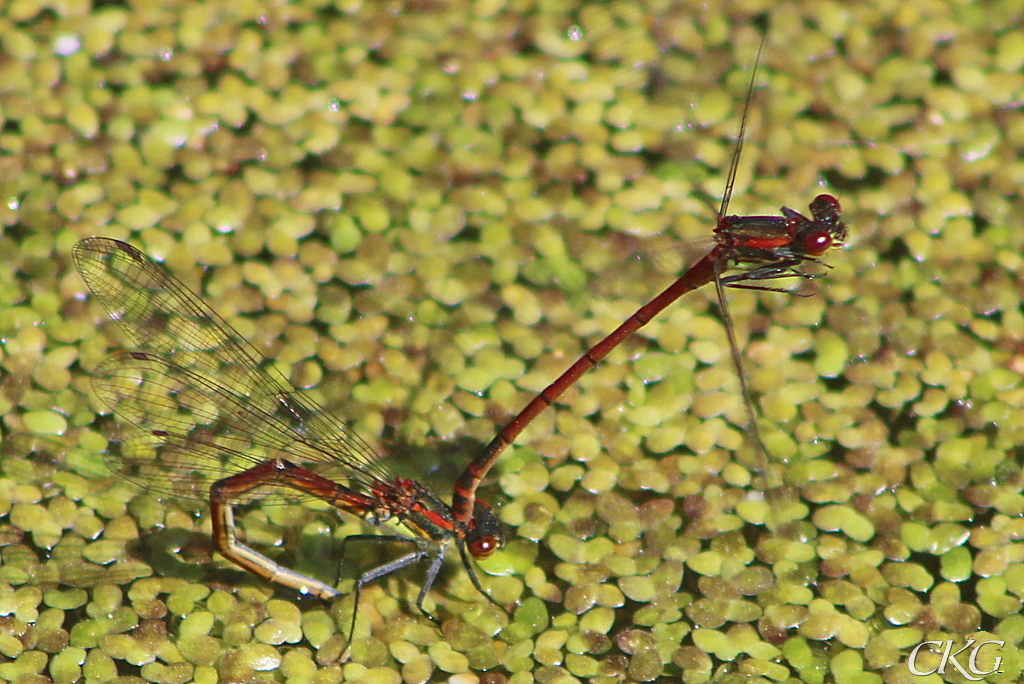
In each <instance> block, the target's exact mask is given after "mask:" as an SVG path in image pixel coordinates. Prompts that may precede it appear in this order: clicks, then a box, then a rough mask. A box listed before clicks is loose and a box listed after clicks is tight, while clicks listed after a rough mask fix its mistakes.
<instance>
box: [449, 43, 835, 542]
mask: <svg viewBox="0 0 1024 684" xmlns="http://www.w3.org/2000/svg"><path fill="white" fill-rule="evenodd" d="M763 46H764V43H763V41H762V44H761V47H760V48H758V52H757V58H756V59H755V63H754V69H753V71H752V73H751V77H750V85H749V87H748V89H747V97H746V102H745V104H744V109H743V115H742V118H741V121H740V131H739V136H738V137H737V142H736V147H735V149H734V151H733V156H732V160H731V162H730V166H729V172H728V175H727V177H726V185H725V193H724V195H723V197H722V204H721V206H720V208H719V210H718V220H717V224H716V226H715V231H714V238H715V246H714V247H713V248H712V249H711V251H710V252H709V253H708V254H707V255H705V256H704V258H702V259H701V260H700V261H698V262H697V263H696V264H694V265H693V266H691V267H690V268H689V269H687V271H686V272H685V273H683V274H682V275H681V276H680V277H679V278H678V279H677V280H676V281H675V282H674V283H672V284H671V285H669V286H668V287H667V288H665V290H664V291H662V292H661V294H659V295H658V296H656V297H655V298H654V299H652V300H651V301H650V302H648V303H647V304H645V305H644V306H642V307H640V308H639V309H638V310H637V311H636V312H635V313H634V314H633V315H632V316H630V317H629V318H628V319H627V320H626V321H625V322H624V323H623V324H622V325H620V326H619V327H618V328H616V329H615V330H614V331H612V332H611V334H609V335H608V336H607V337H605V338H604V339H603V340H601V341H600V342H598V343H597V344H595V345H594V346H593V347H591V348H590V349H589V350H587V352H586V353H584V354H583V356H581V357H580V358H579V359H577V360H576V362H575V363H573V364H572V365H571V366H570V367H569V368H568V370H566V371H565V372H564V373H562V375H560V376H559V377H558V378H557V379H556V380H555V381H554V382H552V383H551V384H550V385H548V386H547V387H546V388H545V389H544V390H543V391H542V392H540V394H538V395H537V396H535V397H534V398H533V400H531V401H530V402H529V403H528V404H527V405H526V407H525V408H524V409H523V410H522V411H520V412H519V414H518V415H517V416H516V417H515V418H513V419H512V420H511V421H509V423H508V424H507V425H505V427H503V428H502V429H501V430H500V431H499V432H498V434H497V435H496V436H495V437H494V439H493V440H491V442H490V443H489V444H488V445H487V447H486V448H485V449H484V451H483V453H482V454H481V455H480V456H479V457H478V458H477V459H475V460H474V461H473V462H472V463H470V464H469V466H468V467H467V468H466V471H465V472H464V473H463V474H462V476H461V477H460V478H459V479H458V481H457V482H456V485H455V492H454V498H453V501H452V510H453V511H454V514H455V518H456V520H459V521H462V522H467V521H470V520H472V518H473V515H474V511H475V507H474V503H475V501H476V491H477V488H478V487H479V485H480V482H481V481H482V480H483V478H484V476H485V475H486V474H487V472H488V470H490V468H491V467H492V466H493V465H494V463H495V462H496V461H497V459H498V456H499V455H500V454H501V452H502V451H503V450H504V449H505V447H507V446H508V445H509V444H511V443H512V442H513V441H514V440H515V439H516V437H518V436H519V434H520V433H521V432H522V431H523V430H524V429H525V428H526V426H527V425H529V424H530V422H531V421H532V420H533V419H534V418H535V417H536V416H537V415H538V414H539V413H540V412H541V411H543V410H544V409H545V408H546V407H548V406H550V405H552V404H553V403H554V402H555V401H556V400H557V399H558V397H560V396H561V395H562V393H563V392H565V390H567V389H568V388H569V387H571V386H572V385H573V383H575V382H576V381H577V380H578V379H579V378H580V376H582V375H583V374H584V373H586V372H587V371H588V370H590V369H591V368H593V367H594V366H595V365H597V364H598V363H600V361H601V360H602V359H604V357H606V356H607V355H608V353H609V352H611V350H612V349H615V347H617V346H618V345H619V344H621V343H622V342H623V341H624V340H625V339H626V338H627V337H629V336H630V335H632V334H633V333H634V332H636V331H637V330H639V329H640V328H642V327H643V326H644V325H646V324H647V323H648V322H650V320H651V319H653V318H654V317H655V316H657V315H658V314H659V313H661V311H663V310H664V309H665V307H667V306H668V305H669V304H671V303H672V302H674V301H676V300H677V299H679V298H680V297H682V296H683V295H684V294H686V293H687V292H690V291H692V290H696V289H697V288H699V287H702V286H704V285H707V284H708V283H712V282H713V283H714V284H715V289H716V291H717V297H718V303H719V307H720V310H721V312H722V319H723V322H724V324H725V329H726V334H727V337H728V341H729V349H730V353H731V356H732V360H733V365H734V367H735V370H736V373H737V375H738V377H739V383H740V393H741V394H742V398H743V403H744V405H745V407H746V411H747V421H748V425H749V428H750V431H751V435H752V438H753V442H754V448H755V450H756V451H757V452H758V454H759V457H760V459H761V464H762V467H763V468H765V469H767V465H768V463H767V455H766V451H765V449H764V446H763V444H762V442H761V437H760V434H759V432H758V429H757V420H756V415H755V413H754V408H753V404H752V403H751V401H750V396H749V394H750V393H749V390H748V389H747V381H746V376H745V374H744V372H743V361H742V358H741V356H740V352H739V346H738V345H737V342H736V334H735V331H734V330H733V324H732V317H731V316H730V314H729V306H728V298H727V297H726V296H725V288H727V287H732V288H738V289H747V290H765V291H770V292H786V291H787V290H785V289H783V288H779V287H774V286H772V285H771V284H770V283H772V282H774V281H776V280H779V279H783V278H807V279H813V278H817V277H820V276H821V275H822V274H821V273H815V272H807V271H803V270H800V269H801V267H803V266H806V265H815V266H822V267H826V268H827V267H828V264H826V263H825V262H824V261H822V260H821V259H820V257H821V256H822V255H824V254H825V252H827V251H828V250H830V249H831V248H833V247H837V246H841V245H842V244H843V242H844V241H845V240H846V225H845V224H844V223H843V221H842V218H841V217H840V209H839V201H838V200H837V199H836V198H835V197H833V196H832V195H824V194H822V195H818V196H817V197H816V198H814V201H812V202H811V205H810V213H811V218H807V217H806V216H803V215H802V214H800V213H799V212H796V211H793V210H792V209H790V208H789V207H783V208H782V216H729V215H728V210H729V202H730V200H731V198H732V190H733V186H734V185H735V183H736V171H737V169H738V167H739V161H740V154H741V152H742V150H743V140H744V136H745V134H746V129H747V115H748V113H749V111H750V106H751V103H752V101H753V95H754V83H755V77H756V73H757V66H758V63H759V62H760V57H761V48H763Z"/></svg>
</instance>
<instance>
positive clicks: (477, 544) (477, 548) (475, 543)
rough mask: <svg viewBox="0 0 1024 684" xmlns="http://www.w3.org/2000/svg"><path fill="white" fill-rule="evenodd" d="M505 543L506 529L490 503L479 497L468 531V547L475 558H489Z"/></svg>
mask: <svg viewBox="0 0 1024 684" xmlns="http://www.w3.org/2000/svg"><path fill="white" fill-rule="evenodd" d="M504 545H505V530H504V529H503V528H502V525H501V522H500V521H499V520H498V516H496V515H494V511H493V510H491V507H490V505H489V504H487V503H486V502H484V501H480V500H479V499H478V500H477V502H476V506H475V507H474V508H473V519H472V521H471V523H470V526H469V529H468V530H467V531H466V548H467V549H468V550H469V555H471V556H473V558H487V557H488V556H490V555H491V554H492V553H494V552H495V551H497V550H498V549H500V548H501V547H502V546H504Z"/></svg>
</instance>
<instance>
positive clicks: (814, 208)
mask: <svg viewBox="0 0 1024 684" xmlns="http://www.w3.org/2000/svg"><path fill="white" fill-rule="evenodd" d="M810 209H811V216H812V217H814V221H813V225H814V226H815V230H811V231H808V232H806V233H805V234H803V235H801V236H800V246H801V247H802V248H803V251H804V252H805V253H806V254H810V255H811V256H819V255H821V254H824V253H825V252H827V251H828V250H829V249H831V248H832V247H840V246H842V244H843V243H844V242H845V241H846V224H845V223H843V220H842V218H840V209H839V200H837V199H836V198H835V197H833V196H832V195H824V194H822V195H818V196H817V197H815V198H814V201H813V202H811V205H810Z"/></svg>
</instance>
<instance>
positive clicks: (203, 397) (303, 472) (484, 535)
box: [72, 237, 504, 637]
mask: <svg viewBox="0 0 1024 684" xmlns="http://www.w3.org/2000/svg"><path fill="white" fill-rule="evenodd" d="M72 256H73V258H74V262H75V266H76V267H77V269H78V272H79V273H80V274H81V275H82V278H83V279H84V280H85V282H86V284H87V285H88V286H89V289H90V290H92V293H93V295H94V296H95V297H96V299H98V300H99V302H100V304H102V305H103V308H104V309H106V311H107V313H108V314H109V316H110V318H111V320H113V321H114V322H115V323H117V325H118V326H119V328H120V331H121V333H122V334H123V335H124V336H125V337H126V338H127V341H128V342H129V344H130V345H131V347H132V349H131V350H130V351H122V352H120V353H118V354H115V355H114V356H111V357H109V358H108V359H106V360H104V361H103V362H102V363H101V364H100V365H99V366H98V367H97V368H96V370H95V375H94V378H93V389H94V391H95V392H96V394H97V396H98V397H99V398H100V400H101V401H102V402H103V403H104V404H106V405H107V406H108V407H109V408H110V409H111V410H112V411H113V412H114V413H116V414H117V415H118V416H119V417H120V418H121V419H122V420H124V421H127V422H128V423H130V424H131V425H132V426H134V428H136V429H135V430H133V431H132V432H131V433H130V434H128V435H125V436H124V439H122V440H121V441H120V443H119V445H120V446H119V447H118V449H117V450H116V451H110V452H108V454H107V458H106V461H107V464H108V466H109V467H110V469H111V470H112V471H113V472H115V473H118V474H121V475H123V476H124V477H125V478H127V479H128V480H130V481H132V482H135V483H136V484H138V485H140V486H142V487H143V488H145V489H149V490H151V491H154V492H156V493H159V494H166V495H168V496H172V497H184V498H191V499H198V500H202V501H208V502H209V504H210V514H211V520H212V527H213V544H214V547H215V548H216V550H217V551H218V552H219V553H220V554H221V555H222V556H224V557H225V558H227V559H228V560H230V561H232V562H233V563H235V564H236V565H239V566H241V567H242V568H244V569H246V570H248V571H250V572H252V573H253V574H255V575H257V576H259V577H262V578H263V579H265V580H267V581H268V582H276V583H278V584H282V585H285V586H287V587H291V588H293V589H296V590H298V591H299V592H300V593H302V594H310V595H313V596H318V597H320V598H322V599H332V598H334V597H336V596H338V595H339V592H338V590H337V589H335V588H333V587H331V586H329V585H327V584H325V583H323V582H321V581H320V580H317V579H314V578H311V577H307V576H305V575H302V574H300V573H297V572H294V571H292V570H289V569H288V568H285V567H283V566H281V565H280V564H278V563H276V562H274V561H273V560H271V559H270V558H268V557H266V556H264V555H263V554H261V553H259V552H257V551H256V550H254V549H252V548H250V547H249V546H247V545H245V544H243V543H242V542H241V541H240V540H239V539H238V536H237V535H236V532H235V520H234V509H233V507H234V506H235V505H237V504H241V503H247V502H250V501H252V500H254V499H255V498H257V497H258V496H262V495H263V494H264V493H265V492H266V489H267V488H268V487H270V488H274V489H275V491H276V492H277V493H278V494H282V493H283V494H284V496H285V499H286V500H295V499H300V498H303V497H313V498H316V499H320V500H322V501H326V502H328V503H330V504H331V505H333V506H334V507H336V508H338V509H339V510H342V511H345V512H347V513H351V514H353V515H355V516H358V517H360V518H362V519H364V520H366V521H367V522H369V523H371V524H374V525H380V524H382V523H385V522H388V521H395V522H398V523H402V524H403V525H404V526H405V528H406V529H408V530H409V531H410V534H399V533H397V532H393V533H389V534H385V535H354V536H349V537H347V538H345V539H344V540H343V542H342V543H343V544H345V543H348V542H351V541H359V540H367V539H372V540H374V541H377V542H396V543H403V544H408V545H410V546H411V547H412V550H411V551H410V552H408V553H406V554H405V555H403V556H400V557H399V558H396V559H394V560H392V561H389V562H387V563H384V564H383V565H380V566H378V567H375V568H372V569H370V570H367V571H366V572H363V573H362V574H361V575H360V576H359V578H358V579H357V580H356V584H355V591H354V601H355V606H354V607H353V614H352V625H351V628H350V630H349V636H350V637H351V634H352V633H353V630H354V627H355V618H356V609H357V608H358V604H359V593H360V589H361V588H362V586H363V585H364V584H366V583H367V582H370V581H372V580H374V579H376V578H378V577H382V576H384V575H386V574H389V573H391V572H394V571H396V570H399V569H401V568H404V567H407V566H409V565H412V564H414V563H417V562H419V561H421V560H426V561H427V562H428V563H429V564H428V567H427V575H426V580H425V582H424V583H423V587H422V589H421V591H420V592H419V595H418V596H417V598H416V605H417V607H418V608H419V609H420V610H422V611H423V612H424V614H425V615H428V616H429V613H427V612H426V611H425V610H423V602H424V600H425V598H426V596H427V592H428V591H429V590H430V587H431V586H432V585H433V583H434V580H435V579H436V578H437V574H438V572H439V571H440V569H441V565H442V562H443V560H444V556H445V552H446V551H447V549H448V547H449V546H451V545H452V544H454V545H455V546H456V547H457V548H458V550H459V553H460V555H461V557H462V560H463V564H464V565H465V566H466V569H467V571H468V572H469V576H470V579H471V580H472V581H473V584H474V586H475V587H476V588H477V589H478V590H479V591H480V593H482V594H484V596H487V597H488V598H490V596H489V595H488V594H487V593H486V592H485V591H484V589H483V587H482V586H481V584H480V581H479V579H478V578H477V576H476V573H475V572H474V570H473V565H472V564H471V563H470V560H469V557H470V556H472V557H474V558H484V557H486V556H489V555H490V554H491V553H492V552H493V551H494V550H495V549H497V548H499V547H500V546H501V545H502V544H503V542H504V539H503V536H502V530H501V526H500V524H499V523H498V520H497V517H496V516H495V515H494V512H493V511H492V510H491V508H490V507H489V506H487V505H486V504H484V503H482V502H477V505H476V506H475V507H474V510H473V514H472V516H471V517H470V518H469V519H468V520H466V521H462V520H459V519H456V517H455V516H454V515H453V513H452V510H451V509H450V508H449V506H448V505H446V504H445V503H443V502H442V501H441V500H440V499H438V498H437V497H435V496H434V495H433V494H431V493H430V492H429V491H428V490H427V488H426V487H424V486H423V485H422V484H420V483H418V482H416V481H414V480H411V479H406V478H402V477H397V476H395V475H394V474H392V473H390V472H389V471H388V470H387V469H386V468H385V467H384V466H383V465H382V464H381V463H380V462H379V458H378V455H377V454H376V452H375V451H374V450H373V448H372V447H371V446H370V445H369V444H367V443H366V442H365V441H363V440H362V439H361V438H360V437H359V436H358V435H357V434H356V433H355V432H353V431H352V430H351V428H349V427H348V426H347V425H346V424H345V423H344V422H342V421H341V420H338V419H335V418H333V417H332V416H331V415H330V413H328V412H327V411H325V410H324V409H323V408H321V407H320V406H318V405H317V404H316V403H315V402H314V401H312V400H311V399H310V398H309V397H308V396H306V395H304V394H303V393H302V392H300V391H298V390H296V389H295V388H294V387H293V386H292V385H291V384H290V383H289V382H288V381H287V380H286V379H285V377H284V376H283V375H282V374H281V373H280V372H279V371H278V370H277V369H276V368H275V367H274V366H273V364H272V363H271V362H270V361H268V360H267V359H265V358H264V357H263V356H262V355H261V354H260V353H259V352H257V351H256V349H255V348H253V346H252V345H251V344H250V343H249V342H248V341H246V339H245V338H244V337H242V335H240V334H239V333H238V332H237V331H236V330H235V329H234V328H232V327H231V325H229V324H228V323H227V321H225V320H224V319H223V318H221V317H220V316H218V315H217V314H216V313H214V312H213V311H212V310H211V309H210V308H209V307H208V306H206V304H204V303H203V301H202V300H201V299H200V298H199V297H198V296H197V295H196V294H194V293H193V292H192V291H190V290H189V289H188V288H187V287H185V285H183V284H182V283H181V282H180V281H178V280H177V279H176V278H174V277H173V276H172V275H170V273H168V272H167V270H166V269H164V268H163V267H161V266H159V265H157V264H156V263H154V262H153V261H152V260H150V259H149V257H147V256H146V255H144V254H143V253H142V252H140V251H139V250H137V249H135V248H134V247H132V246H131V245H128V244H126V243H124V242H120V241H118V240H112V239H109V238H103V237H90V238H85V239H84V240H81V241H80V242H78V243H77V244H76V245H75V246H74V248H73V250H72ZM289 494H290V496H289ZM492 601H493V599H492ZM431 619H434V618H433V617H432V616H431Z"/></svg>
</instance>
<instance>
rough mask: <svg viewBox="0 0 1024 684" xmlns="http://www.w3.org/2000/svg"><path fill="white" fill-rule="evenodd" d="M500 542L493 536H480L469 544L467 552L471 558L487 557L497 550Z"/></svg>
mask: <svg viewBox="0 0 1024 684" xmlns="http://www.w3.org/2000/svg"><path fill="white" fill-rule="evenodd" d="M499 546H501V544H499V543H498V540H497V539H496V538H495V537H480V538H479V539H476V540H474V541H473V543H471V544H470V545H469V554H470V555H471V556H473V558H487V557H488V556H490V555H491V554H492V553H494V552H495V551H497V549H498V547H499Z"/></svg>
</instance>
